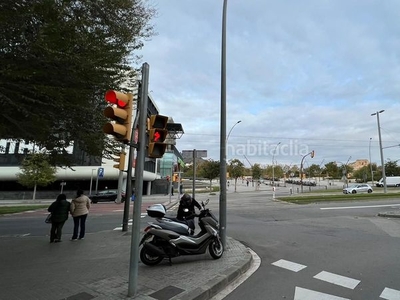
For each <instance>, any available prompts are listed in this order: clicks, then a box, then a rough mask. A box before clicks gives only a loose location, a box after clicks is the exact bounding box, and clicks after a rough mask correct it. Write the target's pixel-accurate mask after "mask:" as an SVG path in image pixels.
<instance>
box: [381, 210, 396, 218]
mask: <svg viewBox="0 0 400 300" xmlns="http://www.w3.org/2000/svg"><path fill="white" fill-rule="evenodd" d="M378 216H379V217H385V218H400V211H387V212H381V213H378Z"/></svg>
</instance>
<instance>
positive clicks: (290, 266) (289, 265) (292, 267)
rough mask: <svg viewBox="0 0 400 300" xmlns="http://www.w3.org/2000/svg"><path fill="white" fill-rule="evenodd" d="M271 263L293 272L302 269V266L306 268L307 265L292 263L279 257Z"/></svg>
mask: <svg viewBox="0 0 400 300" xmlns="http://www.w3.org/2000/svg"><path fill="white" fill-rule="evenodd" d="M272 265H274V266H277V267H280V268H284V269H287V270H290V271H293V272H299V271H301V270H303V269H304V268H307V266H305V265H301V264H298V263H294V262H291V261H288V260H284V259H280V260H278V261H276V262H273V263H272Z"/></svg>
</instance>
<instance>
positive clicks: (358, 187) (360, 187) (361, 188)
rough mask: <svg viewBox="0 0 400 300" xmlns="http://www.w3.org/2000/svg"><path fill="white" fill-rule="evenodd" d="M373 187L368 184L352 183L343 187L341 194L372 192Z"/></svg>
mask: <svg viewBox="0 0 400 300" xmlns="http://www.w3.org/2000/svg"><path fill="white" fill-rule="evenodd" d="M372 191H373V189H372V187H371V186H370V185H369V184H366V183H362V184H354V185H351V186H349V187H348V188H344V189H343V194H357V193H372Z"/></svg>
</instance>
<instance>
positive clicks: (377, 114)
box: [371, 109, 387, 194]
mask: <svg viewBox="0 0 400 300" xmlns="http://www.w3.org/2000/svg"><path fill="white" fill-rule="evenodd" d="M384 111H385V110H384V109H382V110H380V111H377V112H375V113H373V114H371V116H375V115H376V120H377V122H378V135H379V150H380V152H381V164H382V179H383V192H384V193H385V194H386V193H387V188H386V174H385V161H384V159H383V148H382V137H381V126H380V124H379V114H381V113H383V112H384Z"/></svg>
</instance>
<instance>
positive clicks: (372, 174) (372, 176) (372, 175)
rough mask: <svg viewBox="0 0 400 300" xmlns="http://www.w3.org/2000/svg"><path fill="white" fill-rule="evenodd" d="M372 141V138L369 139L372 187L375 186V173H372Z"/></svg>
mask: <svg viewBox="0 0 400 300" xmlns="http://www.w3.org/2000/svg"><path fill="white" fill-rule="evenodd" d="M371 141H372V138H369V166H370V168H371V180H372V185H374V172H373V171H372V161H371Z"/></svg>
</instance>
